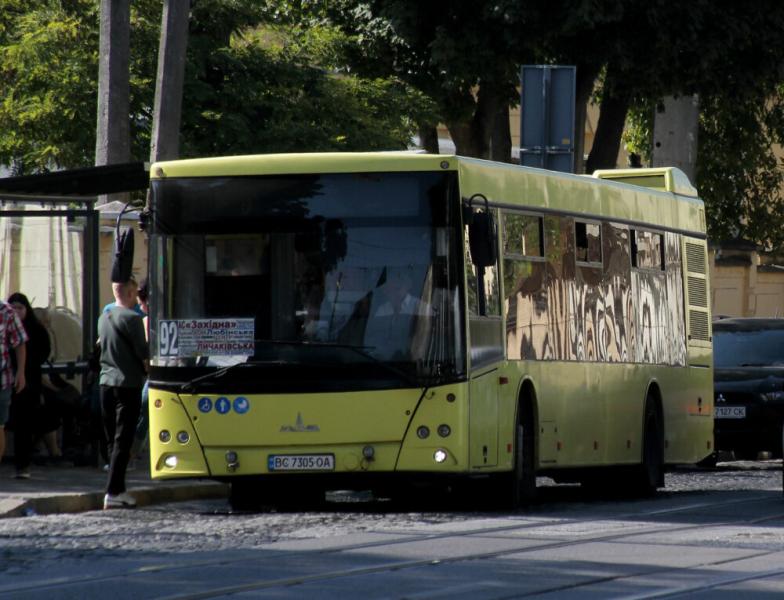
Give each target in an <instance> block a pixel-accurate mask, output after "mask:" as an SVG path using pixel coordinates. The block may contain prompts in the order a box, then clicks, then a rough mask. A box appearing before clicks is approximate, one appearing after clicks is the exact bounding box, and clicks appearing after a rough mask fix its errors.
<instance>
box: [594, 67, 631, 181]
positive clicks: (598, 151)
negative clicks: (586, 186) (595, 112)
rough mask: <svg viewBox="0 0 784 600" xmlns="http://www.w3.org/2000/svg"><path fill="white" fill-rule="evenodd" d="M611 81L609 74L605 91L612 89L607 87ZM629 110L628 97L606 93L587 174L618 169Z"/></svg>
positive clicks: (600, 110)
mask: <svg viewBox="0 0 784 600" xmlns="http://www.w3.org/2000/svg"><path fill="white" fill-rule="evenodd" d="M610 81H611V80H610V76H609V74H608V78H607V80H606V81H605V90H608V89H611V86H610V87H608V85H607V83H609V82H610ZM628 110H629V97H628V95H626V94H618V95H616V94H612V93H607V92H605V94H604V95H603V97H602V103H601V105H600V107H599V122H598V123H597V124H596V136H595V137H594V141H593V148H591V154H590V156H588V160H587V161H586V163H585V171H586V172H587V173H593V172H594V171H596V170H597V169H614V168H615V167H616V164H617V161H618V151H619V150H620V148H621V134H623V126H624V124H625V123H626V113H627V112H628Z"/></svg>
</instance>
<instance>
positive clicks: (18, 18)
mask: <svg viewBox="0 0 784 600" xmlns="http://www.w3.org/2000/svg"><path fill="white" fill-rule="evenodd" d="M0 14H2V15H3V17H2V21H1V22H0V23H1V24H0V81H2V82H3V90H4V93H3V98H2V103H0V163H2V164H6V165H10V166H11V167H12V169H13V170H14V171H16V172H17V173H20V174H21V173H26V172H33V171H40V170H46V169H48V168H51V167H54V166H56V165H59V164H72V165H81V164H86V163H89V162H90V161H91V157H92V155H94V152H95V119H96V116H95V115H96V110H95V106H96V68H95V65H96V56H97V48H98V36H97V29H96V26H95V23H96V19H97V13H96V11H95V10H94V6H93V2H89V1H83V2H78V1H74V2H71V3H69V8H65V7H64V6H63V5H62V3H60V2H55V1H38V2H16V1H7V0H2V1H0ZM85 115H89V117H90V119H89V125H87V122H86V120H85Z"/></svg>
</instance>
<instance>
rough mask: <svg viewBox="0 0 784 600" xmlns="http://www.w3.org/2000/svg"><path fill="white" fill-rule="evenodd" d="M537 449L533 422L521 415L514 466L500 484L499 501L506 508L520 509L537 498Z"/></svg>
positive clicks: (515, 440) (516, 432) (517, 425)
mask: <svg viewBox="0 0 784 600" xmlns="http://www.w3.org/2000/svg"><path fill="white" fill-rule="evenodd" d="M535 448H536V439H535V437H534V427H533V420H532V419H530V418H526V417H524V416H522V415H521V416H520V417H519V418H518V420H517V424H516V425H515V431H514V466H513V468H512V472H511V473H506V474H504V475H503V476H502V477H501V480H500V482H499V483H500V488H501V489H500V490H499V492H500V493H499V500H501V502H502V503H503V504H504V505H505V507H508V508H512V509H515V508H519V507H520V506H525V505H527V504H531V503H532V502H533V501H534V499H535V498H536V461H535V460H534V456H535Z"/></svg>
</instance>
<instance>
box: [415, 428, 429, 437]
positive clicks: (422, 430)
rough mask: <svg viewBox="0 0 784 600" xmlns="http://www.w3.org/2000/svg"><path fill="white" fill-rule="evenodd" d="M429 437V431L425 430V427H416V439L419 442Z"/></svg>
mask: <svg viewBox="0 0 784 600" xmlns="http://www.w3.org/2000/svg"><path fill="white" fill-rule="evenodd" d="M429 435H430V430H429V429H428V428H427V426H426V425H420V426H419V427H417V437H418V438H419V439H420V440H424V439H427V437H428V436H429Z"/></svg>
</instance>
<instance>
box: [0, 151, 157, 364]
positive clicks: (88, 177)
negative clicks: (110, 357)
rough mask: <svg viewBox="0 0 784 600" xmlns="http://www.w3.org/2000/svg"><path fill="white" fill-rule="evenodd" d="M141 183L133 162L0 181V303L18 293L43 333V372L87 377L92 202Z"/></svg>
mask: <svg viewBox="0 0 784 600" xmlns="http://www.w3.org/2000/svg"><path fill="white" fill-rule="evenodd" d="M148 183H149V173H148V167H147V165H146V164H145V163H141V162H139V163H128V164H120V165H107V166H101V167H90V168H84V169H74V170H67V171H58V172H54V173H45V174H40V175H29V176H21V177H6V178H0V297H2V298H3V299H5V298H7V297H8V296H9V295H10V294H11V293H13V292H17V291H18V292H22V293H24V294H25V295H26V296H27V297H28V298H29V299H30V302H31V304H32V305H33V307H34V309H35V310H36V314H37V315H38V316H39V317H41V320H42V321H43V322H44V324H45V325H46V326H47V328H48V329H49V332H50V336H51V338H52V357H51V359H52V361H51V363H52V364H51V365H45V367H44V372H45V373H51V372H56V373H60V374H62V375H64V376H65V377H66V378H67V379H73V378H74V377H75V376H77V375H82V374H84V373H85V372H86V371H87V368H88V366H87V357H89V355H90V353H91V350H92V347H93V344H94V342H95V339H96V323H97V319H98V316H99V311H100V306H99V295H98V290H99V279H98V277H99V275H98V274H99V220H100V214H99V211H98V209H97V204H98V200H99V198H100V197H102V196H106V195H109V194H119V193H128V192H143V191H145V190H146V189H147V187H148Z"/></svg>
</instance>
